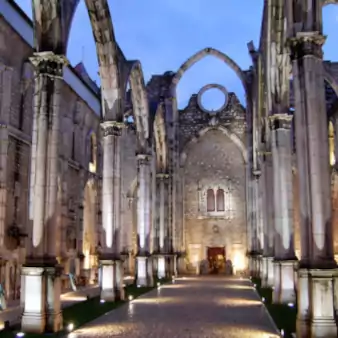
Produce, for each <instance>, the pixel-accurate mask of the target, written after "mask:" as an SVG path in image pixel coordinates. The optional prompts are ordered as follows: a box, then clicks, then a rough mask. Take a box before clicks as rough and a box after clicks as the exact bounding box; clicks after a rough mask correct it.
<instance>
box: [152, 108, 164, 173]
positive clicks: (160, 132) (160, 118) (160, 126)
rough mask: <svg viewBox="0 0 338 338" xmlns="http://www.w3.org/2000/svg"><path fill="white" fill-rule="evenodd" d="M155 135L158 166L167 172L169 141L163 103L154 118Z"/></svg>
mask: <svg viewBox="0 0 338 338" xmlns="http://www.w3.org/2000/svg"><path fill="white" fill-rule="evenodd" d="M154 135H155V146H156V166H157V168H158V169H160V170H163V172H165V170H166V169H167V143H166V128H165V120H164V112H163V103H161V104H159V105H158V106H157V111H156V115H155V120H154Z"/></svg>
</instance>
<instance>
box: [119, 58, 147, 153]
mask: <svg viewBox="0 0 338 338" xmlns="http://www.w3.org/2000/svg"><path fill="white" fill-rule="evenodd" d="M128 80H129V83H130V89H131V100H132V104H133V115H134V120H135V124H136V131H137V134H138V141H139V145H140V147H141V148H142V149H145V148H146V146H147V141H148V139H149V103H148V97H147V92H146V87H145V83H144V76H143V71H142V66H141V63H140V62H139V61H128V76H127V81H125V90H124V92H126V89H127V88H126V87H127V84H128Z"/></svg>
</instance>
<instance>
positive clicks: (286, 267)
mask: <svg viewBox="0 0 338 338" xmlns="http://www.w3.org/2000/svg"><path fill="white" fill-rule="evenodd" d="M296 262H297V261H293V260H289V261H281V262H280V269H281V271H280V298H279V303H295V302H296V291H295V279H294V278H295V273H294V267H295V264H296Z"/></svg>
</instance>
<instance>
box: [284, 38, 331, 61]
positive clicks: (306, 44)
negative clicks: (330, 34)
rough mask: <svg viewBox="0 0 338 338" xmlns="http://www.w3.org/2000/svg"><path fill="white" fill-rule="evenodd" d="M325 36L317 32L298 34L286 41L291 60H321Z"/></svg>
mask: <svg viewBox="0 0 338 338" xmlns="http://www.w3.org/2000/svg"><path fill="white" fill-rule="evenodd" d="M325 40H326V36H324V35H322V34H320V33H319V32H298V33H297V34H296V36H295V37H292V38H289V39H288V45H289V47H290V51H291V55H290V56H291V60H297V59H301V58H303V57H305V56H314V57H317V58H320V59H321V58H323V50H322V46H323V45H324V43H325Z"/></svg>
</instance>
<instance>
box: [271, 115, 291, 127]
mask: <svg viewBox="0 0 338 338" xmlns="http://www.w3.org/2000/svg"><path fill="white" fill-rule="evenodd" d="M292 119H293V116H292V115H288V114H275V115H271V116H270V117H269V121H270V127H271V129H272V130H277V129H290V128H291V125H292Z"/></svg>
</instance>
